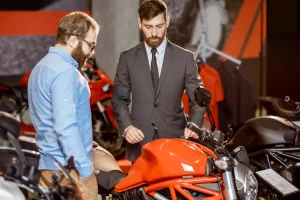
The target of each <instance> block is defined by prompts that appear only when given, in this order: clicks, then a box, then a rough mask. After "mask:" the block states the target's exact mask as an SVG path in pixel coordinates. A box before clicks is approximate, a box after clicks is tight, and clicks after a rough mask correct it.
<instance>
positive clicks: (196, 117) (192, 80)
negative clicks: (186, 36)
mask: <svg viewBox="0 0 300 200" xmlns="http://www.w3.org/2000/svg"><path fill="white" fill-rule="evenodd" d="M199 86H202V87H203V82H202V79H201V77H200V76H199V74H198V68H197V64H196V61H195V59H194V56H193V54H192V53H191V54H189V56H188V61H187V65H186V70H185V90H186V94H187V97H188V99H189V108H190V111H189V120H188V121H190V122H194V123H195V124H197V125H198V126H199V127H201V126H202V124H203V120H204V114H205V108H204V107H200V106H198V104H197V103H196V99H195V96H194V91H195V89H196V88H198V87H199Z"/></svg>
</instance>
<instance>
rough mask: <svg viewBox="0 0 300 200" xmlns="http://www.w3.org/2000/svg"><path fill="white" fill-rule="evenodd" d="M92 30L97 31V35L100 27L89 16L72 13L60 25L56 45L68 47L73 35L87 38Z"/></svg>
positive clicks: (81, 13)
mask: <svg viewBox="0 0 300 200" xmlns="http://www.w3.org/2000/svg"><path fill="white" fill-rule="evenodd" d="M90 28H92V29H93V30H94V31H96V33H98V32H99V30H100V26H99V25H98V24H97V22H96V21H95V20H94V19H93V18H92V17H90V16H89V15H87V14H85V13H83V12H71V13H70V14H68V15H66V16H64V17H63V18H62V19H61V20H60V21H59V23H58V27H57V32H56V44H62V45H66V44H67V40H68V39H69V37H70V36H71V35H77V36H80V37H82V38H85V37H86V34H87V32H88V31H89V30H90Z"/></svg>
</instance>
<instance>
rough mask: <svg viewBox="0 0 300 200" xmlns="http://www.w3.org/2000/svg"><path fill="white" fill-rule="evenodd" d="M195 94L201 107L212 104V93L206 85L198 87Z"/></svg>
mask: <svg viewBox="0 0 300 200" xmlns="http://www.w3.org/2000/svg"><path fill="white" fill-rule="evenodd" d="M194 95H195V98H196V101H197V104H198V105H199V106H201V107H206V106H207V105H209V104H210V101H211V94H210V92H209V91H208V90H207V89H205V88H204V87H198V88H197V89H196V90H195V91H194Z"/></svg>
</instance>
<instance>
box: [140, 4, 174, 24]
mask: <svg viewBox="0 0 300 200" xmlns="http://www.w3.org/2000/svg"><path fill="white" fill-rule="evenodd" d="M167 11H168V9H167V5H166V4H165V2H163V1H162V0H145V1H143V2H142V4H141V6H140V8H139V15H140V20H141V21H143V19H145V20H150V19H153V18H154V17H156V16H157V15H159V14H161V13H163V14H164V17H165V19H167Z"/></svg>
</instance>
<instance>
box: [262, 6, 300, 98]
mask: <svg viewBox="0 0 300 200" xmlns="http://www.w3.org/2000/svg"><path fill="white" fill-rule="evenodd" d="M299 13H300V2H299V1H298V0H288V1H278V0H276V1H273V0H268V1H267V19H268V20H267V77H266V78H267V84H266V89H267V95H269V96H275V97H279V98H284V96H286V95H289V96H290V97H292V98H293V99H294V100H296V101H300V14H299Z"/></svg>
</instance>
